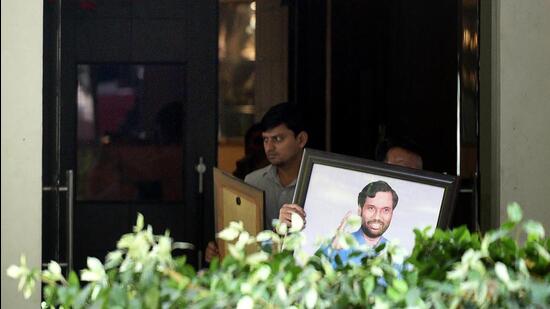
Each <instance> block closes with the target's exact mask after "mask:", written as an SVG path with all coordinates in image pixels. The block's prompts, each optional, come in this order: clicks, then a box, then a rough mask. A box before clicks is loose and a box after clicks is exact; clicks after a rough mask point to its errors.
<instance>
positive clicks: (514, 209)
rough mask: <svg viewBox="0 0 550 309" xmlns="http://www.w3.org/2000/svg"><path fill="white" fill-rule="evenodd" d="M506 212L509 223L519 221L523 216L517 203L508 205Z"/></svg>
mask: <svg viewBox="0 0 550 309" xmlns="http://www.w3.org/2000/svg"><path fill="white" fill-rule="evenodd" d="M507 211H508V219H510V221H512V222H519V221H521V218H522V216H523V214H522V211H521V207H520V206H519V204H518V203H516V202H513V203H510V204H508V208H507Z"/></svg>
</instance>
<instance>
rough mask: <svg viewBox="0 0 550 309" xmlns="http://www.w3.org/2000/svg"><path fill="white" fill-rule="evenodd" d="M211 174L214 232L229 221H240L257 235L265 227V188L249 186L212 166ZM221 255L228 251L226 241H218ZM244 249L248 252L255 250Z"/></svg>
mask: <svg viewBox="0 0 550 309" xmlns="http://www.w3.org/2000/svg"><path fill="white" fill-rule="evenodd" d="M213 176H214V216H215V223H216V233H219V232H220V231H221V230H223V229H224V228H225V227H227V226H228V225H229V222H231V221H242V222H243V226H244V229H245V230H246V231H247V232H249V233H250V234H251V235H256V234H258V233H259V232H261V231H262V230H263V228H264V203H265V197H264V191H262V190H260V189H258V188H256V187H254V186H252V185H249V184H247V183H245V182H244V181H242V180H241V179H239V178H237V177H235V176H233V175H231V174H229V173H227V172H224V171H222V170H220V169H218V168H216V167H214V168H213ZM217 244H218V248H219V251H220V255H221V256H220V258H223V257H224V256H225V255H226V253H227V246H226V243H225V241H223V240H221V239H218V240H217ZM254 250H255V249H254V248H247V251H250V252H252V251H254Z"/></svg>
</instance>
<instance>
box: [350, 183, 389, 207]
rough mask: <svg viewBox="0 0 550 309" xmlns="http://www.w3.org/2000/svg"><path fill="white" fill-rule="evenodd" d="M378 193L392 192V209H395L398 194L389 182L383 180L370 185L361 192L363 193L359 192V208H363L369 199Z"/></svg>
mask: <svg viewBox="0 0 550 309" xmlns="http://www.w3.org/2000/svg"><path fill="white" fill-rule="evenodd" d="M378 192H391V195H392V201H393V207H392V208H394V209H395V207H396V206H397V201H398V200H399V197H398V196H397V193H396V192H395V191H394V190H393V189H392V187H390V185H388V183H387V182H385V181H382V180H379V181H374V182H371V183H369V184H368V185H366V186H365V187H364V188H363V190H361V192H359V196H357V203H358V204H359V207H361V208H363V205H365V200H366V199H367V197H370V198H373V197H375V196H376V193H378Z"/></svg>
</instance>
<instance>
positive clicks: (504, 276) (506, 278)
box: [495, 262, 510, 284]
mask: <svg viewBox="0 0 550 309" xmlns="http://www.w3.org/2000/svg"><path fill="white" fill-rule="evenodd" d="M495 273H496V275H497V277H498V278H499V279H500V280H502V282H504V283H506V284H508V283H510V275H509V274H508V269H507V268H506V265H504V264H503V263H501V262H496V264H495Z"/></svg>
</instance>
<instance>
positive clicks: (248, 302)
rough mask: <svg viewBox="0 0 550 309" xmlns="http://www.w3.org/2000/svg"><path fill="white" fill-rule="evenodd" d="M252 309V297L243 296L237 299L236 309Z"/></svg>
mask: <svg viewBox="0 0 550 309" xmlns="http://www.w3.org/2000/svg"><path fill="white" fill-rule="evenodd" d="M252 308H254V300H253V299H252V297H250V296H248V295H245V296H243V297H241V299H239V302H238V303H237V309H252Z"/></svg>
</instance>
